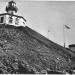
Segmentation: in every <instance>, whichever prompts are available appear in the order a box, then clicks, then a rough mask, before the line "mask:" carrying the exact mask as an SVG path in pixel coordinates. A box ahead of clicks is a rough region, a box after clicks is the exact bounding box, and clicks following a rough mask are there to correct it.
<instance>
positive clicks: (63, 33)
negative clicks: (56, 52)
mask: <svg viewBox="0 0 75 75" xmlns="http://www.w3.org/2000/svg"><path fill="white" fill-rule="evenodd" d="M63 41H64V48H65V28H64V25H63Z"/></svg>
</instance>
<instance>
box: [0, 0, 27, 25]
mask: <svg viewBox="0 0 75 75" xmlns="http://www.w3.org/2000/svg"><path fill="white" fill-rule="evenodd" d="M17 11H18V8H17V7H16V3H15V2H14V1H10V2H9V3H8V6H6V12H7V13H3V14H0V24H6V25H14V26H25V23H26V19H24V18H23V17H22V16H18V15H15V13H17Z"/></svg>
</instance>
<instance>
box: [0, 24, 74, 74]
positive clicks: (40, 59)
mask: <svg viewBox="0 0 75 75" xmlns="http://www.w3.org/2000/svg"><path fill="white" fill-rule="evenodd" d="M72 57H73V58H74V57H75V55H74V53H73V52H71V51H70V50H67V49H65V48H63V47H62V46H60V45H58V44H56V43H54V42H52V41H50V40H48V39H46V38H45V37H44V36H42V35H41V34H39V33H37V32H35V31H34V30H32V29H31V28H29V27H21V26H20V27H15V26H9V25H0V73H15V74H16V73H18V74H34V73H46V72H48V73H52V71H55V72H59V73H60V72H61V73H65V72H66V71H71V70H72V67H71V62H72V60H71V58H72Z"/></svg>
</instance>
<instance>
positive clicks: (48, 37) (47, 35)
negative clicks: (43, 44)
mask: <svg viewBox="0 0 75 75" xmlns="http://www.w3.org/2000/svg"><path fill="white" fill-rule="evenodd" d="M49 32H50V30H48V35H47V37H48V39H49Z"/></svg>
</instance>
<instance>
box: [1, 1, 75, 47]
mask: <svg viewBox="0 0 75 75" xmlns="http://www.w3.org/2000/svg"><path fill="white" fill-rule="evenodd" d="M8 1H10V0H4V1H3V0H0V13H4V12H5V7H6V5H7V2H8ZM14 1H15V2H16V3H17V7H18V9H19V10H18V15H20V16H23V17H24V18H25V19H27V26H29V27H31V28H32V29H34V30H36V31H37V32H39V33H41V34H42V35H44V36H46V37H48V38H49V39H51V40H52V41H54V42H56V43H58V44H60V45H62V46H63V25H64V24H66V25H68V26H70V27H71V29H66V30H65V34H66V36H65V42H66V46H68V45H69V44H75V1H60V2H59V1H24V0H14ZM48 30H50V33H49V34H48Z"/></svg>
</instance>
